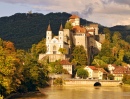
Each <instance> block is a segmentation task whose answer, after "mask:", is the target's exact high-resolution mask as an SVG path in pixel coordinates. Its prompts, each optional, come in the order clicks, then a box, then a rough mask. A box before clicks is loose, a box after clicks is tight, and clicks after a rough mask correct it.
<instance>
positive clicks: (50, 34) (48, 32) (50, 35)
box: [46, 24, 52, 43]
mask: <svg viewBox="0 0 130 99" xmlns="http://www.w3.org/2000/svg"><path fill="white" fill-rule="evenodd" d="M51 39H52V30H51V26H50V24H49V25H48V28H47V31H46V42H48V43H49V42H50V41H51Z"/></svg>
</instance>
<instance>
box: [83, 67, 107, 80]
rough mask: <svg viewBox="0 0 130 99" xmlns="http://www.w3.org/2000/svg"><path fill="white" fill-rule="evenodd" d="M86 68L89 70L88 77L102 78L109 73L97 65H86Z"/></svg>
mask: <svg viewBox="0 0 130 99" xmlns="http://www.w3.org/2000/svg"><path fill="white" fill-rule="evenodd" d="M84 69H85V70H87V71H88V74H89V75H88V79H98V80H102V79H104V78H105V77H106V76H107V74H108V73H107V72H106V71H105V70H104V69H103V68H96V67H95V66H86V67H85V68H84Z"/></svg>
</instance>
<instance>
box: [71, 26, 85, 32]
mask: <svg viewBox="0 0 130 99" xmlns="http://www.w3.org/2000/svg"><path fill="white" fill-rule="evenodd" d="M72 30H73V31H75V32H78V33H86V28H85V27H84V26H79V25H76V26H74V27H73V28H72Z"/></svg>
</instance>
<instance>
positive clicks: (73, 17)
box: [70, 15, 79, 19]
mask: <svg viewBox="0 0 130 99" xmlns="http://www.w3.org/2000/svg"><path fill="white" fill-rule="evenodd" d="M75 18H79V16H77V15H72V16H71V17H70V19H75Z"/></svg>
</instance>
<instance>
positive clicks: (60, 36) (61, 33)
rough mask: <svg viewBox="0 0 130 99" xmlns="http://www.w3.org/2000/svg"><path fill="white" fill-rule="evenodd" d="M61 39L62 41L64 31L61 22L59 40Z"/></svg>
mask: <svg viewBox="0 0 130 99" xmlns="http://www.w3.org/2000/svg"><path fill="white" fill-rule="evenodd" d="M63 41H64V32H63V27H62V24H61V25H60V29H59V42H63Z"/></svg>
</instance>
